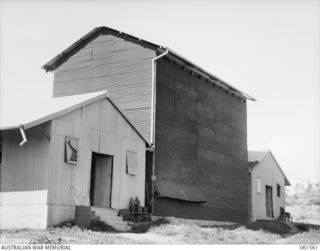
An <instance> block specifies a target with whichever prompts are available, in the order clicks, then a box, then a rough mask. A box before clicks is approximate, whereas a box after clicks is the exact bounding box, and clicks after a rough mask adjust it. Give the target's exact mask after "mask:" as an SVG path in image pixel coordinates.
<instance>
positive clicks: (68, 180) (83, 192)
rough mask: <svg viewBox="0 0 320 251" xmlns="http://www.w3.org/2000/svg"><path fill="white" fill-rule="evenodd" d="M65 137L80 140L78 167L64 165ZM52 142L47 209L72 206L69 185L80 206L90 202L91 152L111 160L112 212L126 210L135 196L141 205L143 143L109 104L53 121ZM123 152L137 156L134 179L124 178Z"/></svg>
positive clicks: (128, 176) (104, 102)
mask: <svg viewBox="0 0 320 251" xmlns="http://www.w3.org/2000/svg"><path fill="white" fill-rule="evenodd" d="M66 136H68V137H73V138H76V139H78V140H79V152H78V156H79V163H78V164H77V165H72V164H67V163H65V162H64V142H65V137H66ZM51 142H52V145H51V146H52V149H51V152H52V154H51V160H50V170H49V177H50V178H49V194H48V204H49V205H50V206H55V205H58V206H59V205H60V206H74V205H75V201H74V198H73V196H72V190H71V188H70V187H71V185H72V186H73V187H74V190H75V193H76V195H77V197H78V199H79V200H80V201H81V202H82V203H85V202H88V201H89V191H90V190H89V189H90V171H91V157H92V152H97V153H101V154H106V155H111V156H113V177H112V179H113V180H112V200H111V206H112V207H113V208H118V209H119V208H125V207H126V206H127V205H128V203H129V199H130V197H135V196H138V197H139V199H140V201H141V202H142V203H144V177H145V173H144V172H145V142H144V140H142V139H141V138H140V136H139V135H138V134H137V132H136V131H135V130H134V129H133V128H132V127H131V126H130V125H129V124H128V122H127V121H126V120H125V119H124V118H123V116H122V115H121V114H120V113H119V112H118V111H117V110H116V109H115V108H114V107H113V105H112V104H111V103H110V102H109V101H108V100H106V99H103V100H101V101H97V102H94V103H92V104H90V105H87V106H85V107H83V108H80V109H78V110H75V111H73V112H72V113H69V114H67V115H64V116H62V117H59V118H56V119H54V120H53V121H52V138H51ZM126 151H134V152H137V157H138V173H137V175H136V176H130V175H127V174H126V171H125V164H126V163H125V161H126ZM123 184H126V186H124V185H123ZM52 214H54V213H52ZM50 217H51V218H52V217H55V216H54V215H52V216H50Z"/></svg>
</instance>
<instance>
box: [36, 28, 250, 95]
mask: <svg viewBox="0 0 320 251" xmlns="http://www.w3.org/2000/svg"><path fill="white" fill-rule="evenodd" d="M102 34H103V35H107V34H111V35H114V36H117V37H121V38H123V39H125V40H127V41H131V42H133V43H136V44H139V45H142V46H144V47H147V48H149V49H153V50H155V51H156V52H158V53H163V52H165V50H166V49H168V48H165V47H163V46H161V45H157V44H155V43H152V42H149V41H146V40H143V39H140V38H137V37H134V36H132V35H130V34H127V33H124V32H121V31H118V30H115V29H112V28H109V27H105V26H102V27H97V28H94V29H93V30H92V31H90V32H89V33H87V34H86V35H84V36H83V37H82V38H80V39H79V40H78V41H76V42H75V43H73V44H72V45H71V46H69V47H68V48H66V49H65V50H64V51H62V52H61V53H60V54H58V55H57V56H55V57H54V58H53V59H51V60H50V61H49V62H47V63H46V64H45V65H43V66H42V68H43V69H45V70H46V71H53V70H55V69H57V68H58V67H59V66H60V65H61V64H63V63H64V62H65V61H66V60H67V59H68V58H69V57H71V56H72V55H73V54H75V53H76V52H77V51H79V50H80V49H81V48H83V47H84V46H85V45H86V44H88V43H89V42H91V41H92V40H94V39H95V38H97V37H98V36H100V35H102ZM168 50H169V53H168V55H167V57H169V58H171V59H173V60H175V61H177V62H180V63H183V64H184V65H185V66H186V67H187V68H189V69H191V70H192V71H194V72H196V73H197V74H199V75H202V76H203V77H204V78H206V79H208V80H209V81H212V82H214V83H215V84H216V85H218V86H220V87H221V88H224V89H226V90H228V91H229V92H231V93H233V94H235V95H239V96H241V97H243V98H245V99H250V100H253V101H255V99H254V98H253V97H251V96H250V95H248V94H246V93H244V92H242V91H240V90H238V89H236V88H235V87H233V86H231V85H229V84H227V83H226V82H224V81H222V80H221V79H219V78H217V77H216V76H214V75H213V74H211V73H209V72H208V71H206V70H204V69H203V68H201V67H199V66H197V65H196V64H194V63H192V62H191V61H190V60H188V59H186V58H185V57H183V56H181V55H179V54H178V53H177V52H174V51H173V50H171V49H168Z"/></svg>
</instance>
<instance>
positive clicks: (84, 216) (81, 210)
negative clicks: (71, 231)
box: [74, 206, 91, 228]
mask: <svg viewBox="0 0 320 251" xmlns="http://www.w3.org/2000/svg"><path fill="white" fill-rule="evenodd" d="M90 221H91V207H89V206H76V211H75V217H74V223H75V225H78V226H79V227H81V228H89V227H90Z"/></svg>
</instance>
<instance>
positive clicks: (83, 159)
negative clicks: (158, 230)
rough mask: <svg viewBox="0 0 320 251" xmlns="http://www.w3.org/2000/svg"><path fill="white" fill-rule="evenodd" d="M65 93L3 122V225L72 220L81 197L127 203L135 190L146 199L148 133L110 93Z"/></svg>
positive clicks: (104, 204)
mask: <svg viewBox="0 0 320 251" xmlns="http://www.w3.org/2000/svg"><path fill="white" fill-rule="evenodd" d="M66 99H67V101H68V99H70V97H66V98H57V99H53V100H51V102H50V103H49V102H48V104H41V105H42V106H43V105H47V106H48V107H49V106H50V107H51V108H53V109H51V111H52V113H48V114H46V115H45V116H43V117H40V118H37V119H32V120H28V121H20V120H19V121H20V123H21V124H13V125H10V126H9V125H7V126H6V127H2V128H1V146H2V147H1V151H0V152H1V153H2V154H1V156H2V158H1V164H0V171H1V173H0V228H1V229H3V228H46V227H48V226H52V225H55V224H58V223H61V222H63V221H67V220H73V219H74V216H75V206H76V205H78V206H79V205H91V206H94V207H101V208H114V209H122V208H126V207H128V205H129V200H130V198H131V197H133V198H135V197H138V198H139V200H140V202H141V204H142V205H144V199H145V186H144V181H145V148H146V141H145V139H144V137H143V136H142V135H141V134H140V133H139V132H138V131H137V130H136V129H135V128H134V127H133V125H132V123H131V122H130V121H129V119H128V118H127V117H126V116H125V115H124V114H123V113H122V111H121V110H120V109H119V108H118V107H117V106H116V105H115V103H114V102H113V101H112V100H111V98H110V97H109V94H108V93H105V92H104V93H103V94H98V95H97V93H91V94H85V95H80V96H79V97H76V99H73V101H72V102H71V103H70V102H65V101H66ZM65 104H68V105H67V106H66V105H65ZM58 107H59V108H60V110H57V108H58ZM61 108H62V109H61ZM49 110H50V109H49V108H48V111H49ZM33 112H34V111H33ZM18 119H19V118H18Z"/></svg>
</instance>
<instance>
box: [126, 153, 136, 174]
mask: <svg viewBox="0 0 320 251" xmlns="http://www.w3.org/2000/svg"><path fill="white" fill-rule="evenodd" d="M126 159H127V161H126V162H127V165H126V173H127V174H131V175H136V174H137V153H135V152H130V151H127V158H126Z"/></svg>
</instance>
